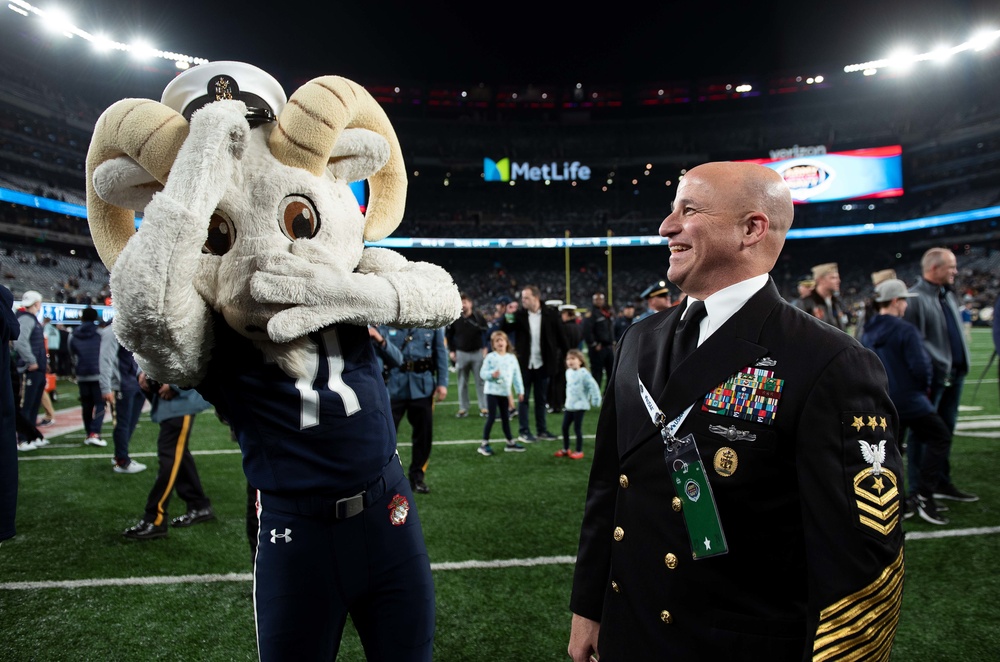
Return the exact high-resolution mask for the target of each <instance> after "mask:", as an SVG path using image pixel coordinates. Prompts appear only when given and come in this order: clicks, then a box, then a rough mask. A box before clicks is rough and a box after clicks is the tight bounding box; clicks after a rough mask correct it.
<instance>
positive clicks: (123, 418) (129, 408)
mask: <svg viewBox="0 0 1000 662" xmlns="http://www.w3.org/2000/svg"><path fill="white" fill-rule="evenodd" d="M145 401H146V398H145V397H144V396H143V395H142V391H135V392H132V391H115V429H114V432H113V433H112V437H113V438H114V441H115V461H116V462H117V463H118V464H120V465H124V464H128V462H129V460H130V459H131V458H129V456H128V443H129V441H130V440H131V439H132V433H133V432H135V426H136V425H138V424H139V416H141V415H142V403H144V402H145Z"/></svg>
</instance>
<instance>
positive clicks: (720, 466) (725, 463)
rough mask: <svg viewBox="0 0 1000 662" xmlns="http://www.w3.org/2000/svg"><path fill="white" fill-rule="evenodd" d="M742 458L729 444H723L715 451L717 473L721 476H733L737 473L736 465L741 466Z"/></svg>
mask: <svg viewBox="0 0 1000 662" xmlns="http://www.w3.org/2000/svg"><path fill="white" fill-rule="evenodd" d="M739 463H740V458H739V456H737V455H736V451H734V450H733V449H732V448H729V447H728V446H723V447H722V448H720V449H719V450H717V451H716V452H715V458H714V462H713V464H714V465H715V473H717V474H719V475H720V476H727V477H728V476H732V475H733V474H734V473H736V467H737V466H739Z"/></svg>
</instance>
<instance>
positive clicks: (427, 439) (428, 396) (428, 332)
mask: <svg viewBox="0 0 1000 662" xmlns="http://www.w3.org/2000/svg"><path fill="white" fill-rule="evenodd" d="M378 333H379V335H381V336H382V338H384V339H385V342H387V343H391V344H392V345H394V346H395V347H396V348H397V349H398V350H399V352H400V354H402V360H401V361H399V360H395V359H394V358H393V357H392V355H390V354H388V353H386V354H385V355H384V356H383V357H382V358H383V360H384V362H385V371H384V372H383V374H384V375H386V386H387V387H388V388H389V401H390V402H391V404H392V419H393V422H394V423H395V424H396V431H397V432H398V431H399V422H400V421H401V420H403V415H404V414H405V415H406V420H408V421H409V422H410V425H411V426H412V427H413V455H412V457H411V459H410V471H409V475H410V486H411V487H412V488H413V491H414V492H419V493H421V494H427V493H428V492H430V488H428V487H427V483H425V482H424V474H425V472H426V471H427V461H428V460H429V459H430V456H431V441H432V439H433V432H434V428H433V424H434V403H433V399H434V398H435V397H436V398H437V401H438V402H440V401H442V400H444V399H445V397H447V395H448V352H447V350H446V349H445V346H444V328H440V329H397V328H396V327H392V326H388V325H382V326H380V327H378Z"/></svg>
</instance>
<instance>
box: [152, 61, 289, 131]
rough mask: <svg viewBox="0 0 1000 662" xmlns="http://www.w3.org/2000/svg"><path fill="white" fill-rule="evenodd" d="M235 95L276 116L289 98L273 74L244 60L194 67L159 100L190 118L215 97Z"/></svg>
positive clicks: (256, 111) (252, 110)
mask: <svg viewBox="0 0 1000 662" xmlns="http://www.w3.org/2000/svg"><path fill="white" fill-rule="evenodd" d="M225 99H236V100H239V101H242V102H243V103H245V104H246V105H247V112H248V114H250V115H253V116H254V117H258V116H259V117H260V119H261V120H263V121H268V120H273V119H274V118H276V117H277V116H278V115H279V114H280V113H281V109H282V108H284V107H285V102H286V101H288V99H287V97H286V96H285V91H284V90H283V89H282V88H281V83H279V82H278V81H277V80H275V78H274V76H272V75H271V74H269V73H267V72H266V71H264V70H262V69H258V68H257V67H255V66H253V65H252V64H246V63H245V62H229V61H220V62H207V63H205V64H199V65H197V66H194V67H191V68H190V69H188V70H187V71H185V72H184V73H182V74H180V75H178V76H177V77H176V78H174V79H173V80H172V81H170V83H169V84H168V85H167V87H166V88H165V89H164V90H163V95H162V96H161V97H160V103H162V104H163V105H165V106H169V107H170V108H173V109H174V110H176V111H177V112H178V113H180V114H181V115H183V116H184V117H185V118H186V119H188V120H190V119H191V115H192V114H193V113H194V111H196V110H198V109H199V108H201V107H202V106H205V105H207V104H210V103H212V102H213V101H222V100H225Z"/></svg>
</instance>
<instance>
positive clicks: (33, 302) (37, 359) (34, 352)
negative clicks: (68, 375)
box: [14, 290, 49, 451]
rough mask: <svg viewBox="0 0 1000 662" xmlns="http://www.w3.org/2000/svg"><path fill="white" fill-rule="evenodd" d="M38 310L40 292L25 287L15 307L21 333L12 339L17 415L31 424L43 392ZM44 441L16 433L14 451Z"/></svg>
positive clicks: (44, 366)
mask: <svg viewBox="0 0 1000 662" xmlns="http://www.w3.org/2000/svg"><path fill="white" fill-rule="evenodd" d="M41 309H42V295H41V294H40V293H39V292H36V291H35V290H28V291H27V292H25V293H24V294H22V295H21V307H20V308H18V310H17V323H18V327H19V328H20V330H21V332H20V335H19V336H18V338H17V340H15V341H14V351H15V352H16V353H17V371H18V372H19V373H21V399H20V409H21V414H23V415H24V418H25V420H27V421H28V422H30V423H31V425H32V426H34V425H35V421H36V420H37V419H38V408H39V407H40V406H41V404H42V393H44V392H45V371H46V369H47V368H48V362H47V361H46V356H45V333H44V332H43V331H42V324H41V322H39V321H38V311H40V310H41ZM47 443H49V442H48V441H46V440H45V439H44V438H42V439H38V440H35V441H32V440H30V439H28V438H27V437H26V436H24V435H23V434H21V433H18V438H17V448H18V450H22V451H30V450H35V449H36V448H38V447H39V446H43V445H45V444H47Z"/></svg>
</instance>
